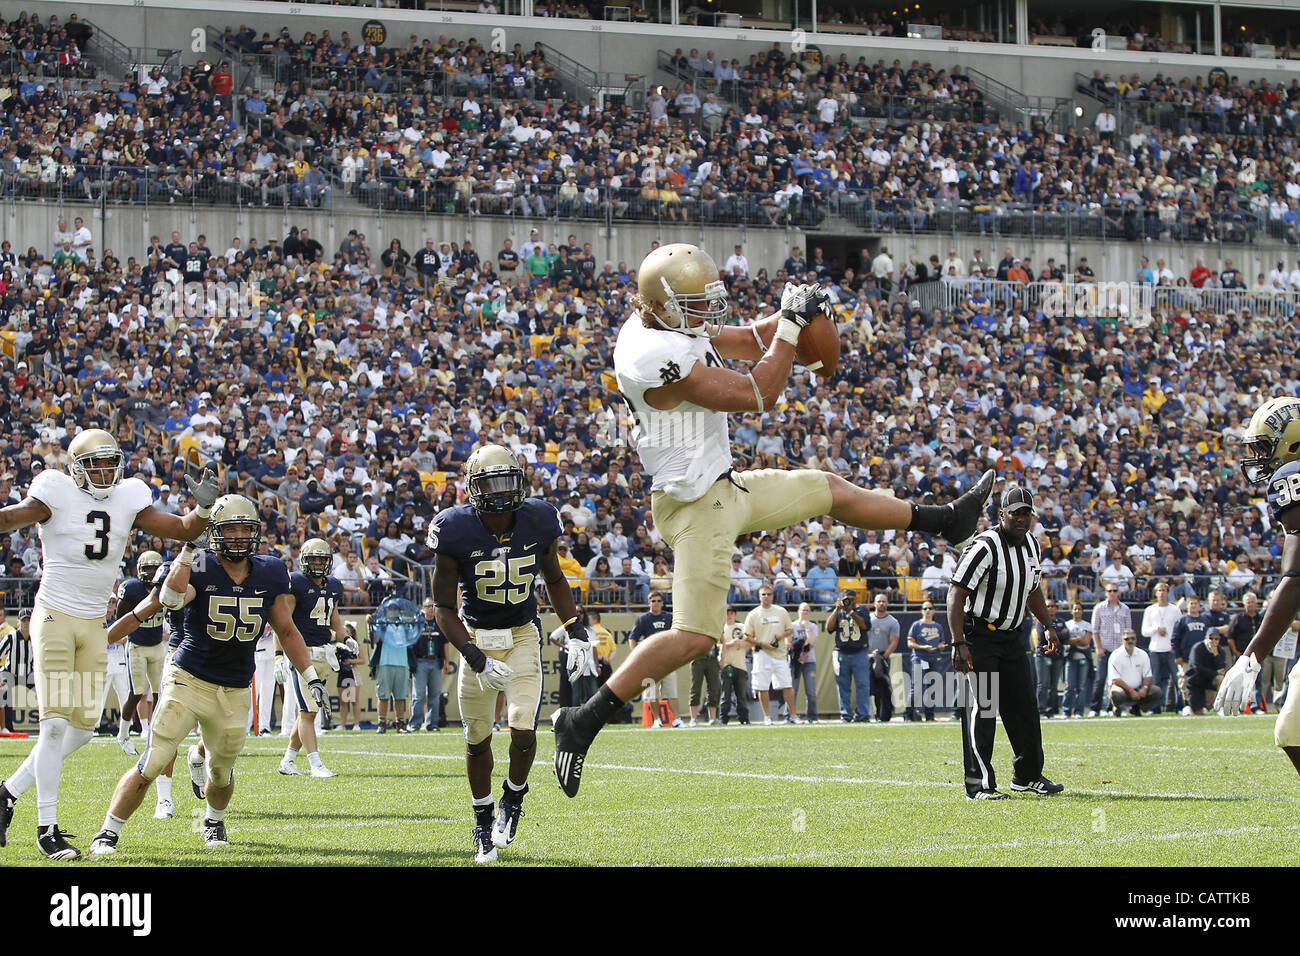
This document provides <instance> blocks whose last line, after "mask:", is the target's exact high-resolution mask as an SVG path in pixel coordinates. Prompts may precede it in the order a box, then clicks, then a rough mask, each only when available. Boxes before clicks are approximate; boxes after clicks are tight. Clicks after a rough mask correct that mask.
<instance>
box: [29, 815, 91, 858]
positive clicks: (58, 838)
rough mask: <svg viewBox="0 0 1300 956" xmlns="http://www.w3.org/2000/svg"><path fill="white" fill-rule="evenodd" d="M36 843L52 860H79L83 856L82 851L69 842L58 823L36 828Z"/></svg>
mask: <svg viewBox="0 0 1300 956" xmlns="http://www.w3.org/2000/svg"><path fill="white" fill-rule="evenodd" d="M36 845H37V847H39V848H40V851H41V852H42V853H44V854H45V855H46V856H47V857H49V858H50V859H51V860H77V859H80V858H81V851H80V850H78V849H77V848H76V847H75V846H73V845H72V844H71V843H69V842H68V841H67V839H66V838H65V836H64V835H63V834H62V833H60V832H59V825H58V824H57V823H56V824H54V825H53V826H48V827H37V828H36Z"/></svg>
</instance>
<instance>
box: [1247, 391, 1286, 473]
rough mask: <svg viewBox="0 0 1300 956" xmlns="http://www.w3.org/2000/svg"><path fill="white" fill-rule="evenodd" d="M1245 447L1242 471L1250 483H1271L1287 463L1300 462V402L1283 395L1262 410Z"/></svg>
mask: <svg viewBox="0 0 1300 956" xmlns="http://www.w3.org/2000/svg"><path fill="white" fill-rule="evenodd" d="M1241 443H1242V444H1243V445H1245V446H1246V453H1245V455H1244V456H1243V457H1242V459H1241V471H1242V474H1244V475H1245V476H1246V480H1248V481H1253V482H1262V481H1268V479H1269V478H1271V477H1272V475H1273V472H1275V471H1277V470H1278V469H1279V468H1281V467H1282V466H1283V465H1285V464H1286V463H1287V462H1289V461H1295V460H1296V459H1300V398H1294V397H1291V396H1286V395H1283V396H1279V397H1278V398H1272V399H1269V400H1268V401H1267V402H1265V403H1264V404H1263V405H1261V406H1259V408H1257V409H1256V410H1255V414H1254V415H1253V416H1251V419H1250V424H1249V425H1247V426H1246V433H1245V434H1244V435H1242V436H1241Z"/></svg>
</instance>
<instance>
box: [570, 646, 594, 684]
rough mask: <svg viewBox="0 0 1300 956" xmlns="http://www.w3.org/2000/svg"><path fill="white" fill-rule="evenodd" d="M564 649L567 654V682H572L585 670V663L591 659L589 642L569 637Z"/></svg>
mask: <svg viewBox="0 0 1300 956" xmlns="http://www.w3.org/2000/svg"><path fill="white" fill-rule="evenodd" d="M564 651H565V653H566V654H568V655H569V683H570V684H572V683H574V682H576V681H577V679H578V678H579V677H581V676H582V675H583V674H585V673H586V672H587V664H588V663H590V661H591V643H590V642H589V641H575V640H572V639H570V641H569V643H568V645H567V646H566V647H565V648H564Z"/></svg>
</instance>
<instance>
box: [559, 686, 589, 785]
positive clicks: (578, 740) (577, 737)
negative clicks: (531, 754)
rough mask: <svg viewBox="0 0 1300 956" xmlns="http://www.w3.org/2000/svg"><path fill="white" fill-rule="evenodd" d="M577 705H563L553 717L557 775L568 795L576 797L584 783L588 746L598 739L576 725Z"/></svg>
mask: <svg viewBox="0 0 1300 956" xmlns="http://www.w3.org/2000/svg"><path fill="white" fill-rule="evenodd" d="M577 710H578V708H576V707H561V708H560V709H559V710H557V711H556V712H555V714H554V716H552V717H551V724H552V726H553V727H554V728H555V777H556V779H557V780H559V782H560V789H561V790H563V791H564V795H565V796H567V797H576V796H577V795H578V787H579V786H580V785H581V783H582V764H583V761H584V760H586V759H587V748H589V747H590V746H591V742H592V741H593V740H595V739H596V735H595V734H587V733H585V732H583V731H580V730H578V729H577V728H576V727H575V726H574V717H575V715H576V713H577Z"/></svg>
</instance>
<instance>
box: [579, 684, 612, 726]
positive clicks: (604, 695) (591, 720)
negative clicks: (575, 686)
mask: <svg viewBox="0 0 1300 956" xmlns="http://www.w3.org/2000/svg"><path fill="white" fill-rule="evenodd" d="M622 706H623V701H621V700H619V699H618V696H617V695H616V694H615V693H614V692H613V691H612V690H610V689H609V685H608V684H604V685H602V686H601V688H600V690H598V691H596V693H595V694H594V695H593V696H592V697H590V698H588V700H587V702H586V703H585V704H583V705H582V706H581V707H580V708H578V713H577V715H576V716H577V719H578V720H579V721H580V722H581V723H583V724H584V725H590V726H593V727H594V729H596V730H599V729H600V728H601V727H604V726H605V724H607V723H609V719H610V718H611V717H613V716H614V714H615V713H617V711H618V709H619V708H620V707H622Z"/></svg>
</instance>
